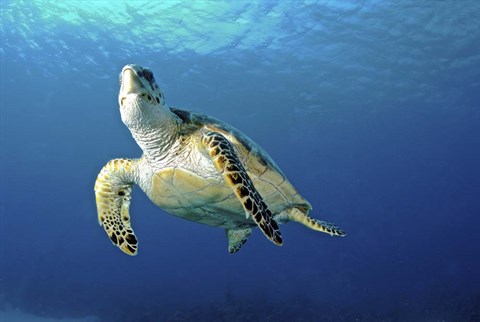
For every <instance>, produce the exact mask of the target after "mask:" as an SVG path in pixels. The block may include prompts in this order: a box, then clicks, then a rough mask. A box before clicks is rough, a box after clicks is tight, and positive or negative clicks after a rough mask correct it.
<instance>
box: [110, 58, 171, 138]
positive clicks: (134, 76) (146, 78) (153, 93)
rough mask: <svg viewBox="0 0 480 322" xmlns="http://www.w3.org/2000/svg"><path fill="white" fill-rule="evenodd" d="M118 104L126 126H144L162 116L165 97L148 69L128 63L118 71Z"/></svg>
mask: <svg viewBox="0 0 480 322" xmlns="http://www.w3.org/2000/svg"><path fill="white" fill-rule="evenodd" d="M118 104H119V105H120V114H121V116H122V121H123V123H125V125H127V127H128V128H130V129H132V128H135V127H138V126H145V125H146V124H145V123H149V122H152V124H154V123H156V121H158V120H161V119H162V118H163V117H164V111H165V98H164V96H163V94H162V92H161V91H160V88H159V87H158V85H157V82H156V81H155V78H154V77H153V73H152V71H151V70H150V69H148V68H144V67H141V66H138V65H134V64H129V65H126V66H125V67H123V69H122V72H121V73H120V93H119V94H118Z"/></svg>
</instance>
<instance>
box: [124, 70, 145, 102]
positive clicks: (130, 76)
mask: <svg viewBox="0 0 480 322" xmlns="http://www.w3.org/2000/svg"><path fill="white" fill-rule="evenodd" d="M142 89H143V85H142V83H141V82H140V79H139V78H138V76H137V73H136V72H135V70H134V69H133V68H132V66H131V65H127V66H125V67H123V69H122V72H121V73H120V93H119V94H118V103H119V104H120V107H122V106H123V104H124V102H125V100H126V98H127V96H128V94H140V93H141V91H142Z"/></svg>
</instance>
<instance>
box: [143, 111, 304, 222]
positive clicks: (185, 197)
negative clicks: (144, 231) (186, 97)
mask: <svg viewBox="0 0 480 322" xmlns="http://www.w3.org/2000/svg"><path fill="white" fill-rule="evenodd" d="M171 111H172V112H173V113H174V114H175V115H177V116H178V117H179V118H180V119H181V120H182V122H183V126H182V130H181V131H182V133H181V135H182V136H189V135H195V133H196V132H198V131H199V130H207V131H214V132H218V133H221V134H222V135H223V136H225V137H226V138H227V139H228V140H229V141H230V143H232V144H233V146H234V147H235V149H236V152H237V156H238V157H239V159H240V161H241V162H242V165H243V166H244V168H245V170H246V171H247V173H248V175H249V176H250V178H251V179H252V181H253V183H254V186H255V188H256V189H257V191H258V192H259V193H260V195H261V196H262V198H263V200H264V201H265V203H266V204H267V205H268V207H269V209H270V211H271V212H272V214H273V215H276V214H279V213H281V212H282V211H284V210H286V209H289V208H292V207H295V208H298V209H299V210H301V211H302V212H304V213H308V211H309V210H310V209H311V205H310V203H309V202H308V201H306V200H305V199H304V198H303V197H302V196H301V195H300V194H299V193H298V192H297V190H296V189H295V188H294V187H293V185H292V184H291V183H290V182H289V181H288V179H287V178H286V176H285V175H284V174H283V173H282V171H281V170H280V169H279V167H278V166H277V165H276V164H275V162H274V161H273V160H272V159H271V158H270V157H269V156H268V154H267V153H266V152H265V151H264V150H263V149H262V148H261V147H260V146H258V145H257V144H256V143H255V142H253V141H252V140H251V139H250V138H248V137H247V136H246V135H245V134H243V133H242V132H240V131H239V130H237V129H235V128H234V127H232V126H230V125H228V124H226V123H224V122H222V121H219V120H217V119H215V118H213V117H211V116H208V115H205V114H200V113H194V112H189V111H185V110H181V109H177V108H171ZM179 191H181V193H179ZM149 197H150V198H151V199H152V201H153V202H154V203H155V204H157V205H158V206H160V207H161V208H163V209H164V210H165V211H167V212H169V213H171V214H174V215H177V216H180V217H183V218H186V219H189V220H192V221H196V222H201V223H204V224H208V225H211V226H222V227H225V228H242V227H252V226H255V223H254V222H253V221H252V220H251V219H248V218H246V216H245V212H244V210H243V208H242V205H241V203H240V202H239V200H238V199H237V198H236V197H235V195H234V194H233V190H232V189H231V187H229V186H228V185H227V184H226V183H225V182H224V181H223V180H221V178H220V177H217V178H215V177H214V178H207V177H203V176H199V175H197V174H196V173H194V172H192V171H189V170H187V169H182V168H178V167H176V168H174V167H172V168H166V169H163V170H162V171H160V172H158V173H156V174H154V176H153V178H152V189H151V191H150V193H149Z"/></svg>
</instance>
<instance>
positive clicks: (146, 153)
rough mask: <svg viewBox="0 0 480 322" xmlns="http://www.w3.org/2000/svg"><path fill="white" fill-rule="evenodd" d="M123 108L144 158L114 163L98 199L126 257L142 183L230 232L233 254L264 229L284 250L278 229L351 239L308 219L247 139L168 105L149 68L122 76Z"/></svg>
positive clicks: (162, 202)
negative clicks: (136, 191)
mask: <svg viewBox="0 0 480 322" xmlns="http://www.w3.org/2000/svg"><path fill="white" fill-rule="evenodd" d="M118 103H119V105H120V114H121V118H122V121H123V123H124V124H125V125H126V126H127V127H128V129H129V130H130V131H131V133H132V135H133V138H134V139H135V141H136V142H137V144H138V145H139V146H140V148H141V149H142V150H143V155H142V157H141V158H139V159H114V160H111V161H110V162H108V163H107V164H106V165H105V166H104V167H103V169H102V170H101V171H100V173H99V174H98V177H97V180H96V182H95V195H96V203H97V210H98V220H99V223H100V225H101V226H103V228H104V229H105V231H106V233H107V234H108V236H109V237H110V239H111V240H112V242H113V243H114V244H115V245H116V246H118V247H119V248H120V249H121V250H122V251H123V252H125V253H126V254H128V255H136V254H137V250H138V242H137V238H136V236H135V234H134V232H133V230H132V227H131V224H130V214H129V206H130V199H131V192H132V186H133V185H134V184H138V185H139V186H140V188H141V189H142V190H143V191H144V192H145V193H146V194H147V196H148V197H149V198H150V200H151V201H152V202H153V203H154V204H156V205H157V206H158V207H160V208H162V209H163V210H165V211H166V212H168V213H170V214H172V215H175V216H178V217H181V218H185V219H188V220H191V221H195V222H199V223H202V224H206V225H210V226H215V227H223V228H224V229H225V231H226V235H227V238H228V250H229V252H230V253H235V252H237V251H238V250H239V249H240V248H241V247H242V245H243V244H244V243H245V242H246V241H247V238H248V237H249V236H250V234H251V232H252V228H254V227H256V226H258V227H259V228H260V230H261V231H262V232H263V233H264V234H265V236H266V237H267V238H268V239H270V240H271V241H272V242H273V243H275V244H276V245H282V236H281V234H280V230H279V228H278V225H277V223H286V222H289V221H296V222H299V223H301V224H303V225H305V226H307V227H309V228H311V229H314V230H317V231H321V232H324V233H328V234H330V235H332V236H334V235H335V236H344V235H345V233H344V232H343V231H342V230H340V229H339V228H338V227H336V226H335V225H333V224H329V223H326V222H323V221H319V220H317V219H313V218H310V217H309V216H308V213H309V211H310V209H311V205H310V203H309V202H308V201H306V200H305V199H303V198H302V196H300V194H299V193H298V192H297V191H296V190H295V188H294V187H293V186H292V184H291V183H290V182H289V181H288V180H287V178H286V177H285V175H284V174H283V173H282V171H281V170H280V169H279V168H278V166H277V165H276V164H275V163H274V162H273V160H272V159H271V158H270V157H269V156H268V154H267V153H266V152H265V151H264V150H263V149H262V148H260V147H259V146H258V145H257V144H256V143H255V142H253V141H252V140H251V139H249V138H248V137H247V136H246V135H244V134H243V133H241V132H240V131H238V130H237V129H235V128H233V127H232V126H230V125H228V124H226V123H224V122H222V121H219V120H217V119H215V118H213V117H210V116H208V115H204V114H199V113H194V112H189V111H185V110H181V109H177V108H173V107H169V106H168V105H166V104H165V97H164V95H163V93H162V92H161V91H160V88H159V87H158V85H157V83H156V81H155V79H154V76H153V73H152V72H151V71H150V70H149V69H148V68H143V67H140V66H138V65H126V66H125V67H124V68H123V69H122V72H121V74H120V93H119V96H118Z"/></svg>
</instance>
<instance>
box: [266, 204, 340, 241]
mask: <svg viewBox="0 0 480 322" xmlns="http://www.w3.org/2000/svg"><path fill="white" fill-rule="evenodd" d="M274 219H275V221H276V222H278V223H279V224H286V223H287V222H289V221H296V222H299V223H301V224H303V225H305V226H307V227H308V228H310V229H313V230H316V231H321V232H322V233H326V234H329V235H330V236H342V237H343V236H345V235H346V233H345V232H344V231H343V230H341V229H340V228H338V227H337V226H336V225H335V224H332V223H328V222H325V221H321V220H318V219H314V218H310V217H309V216H308V215H307V214H305V213H303V212H301V211H300V210H299V209H297V208H291V209H289V210H287V211H284V212H282V213H280V214H278V215H276V216H275V217H274Z"/></svg>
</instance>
